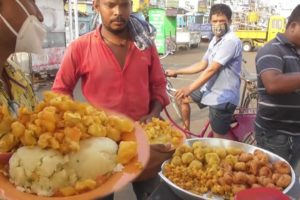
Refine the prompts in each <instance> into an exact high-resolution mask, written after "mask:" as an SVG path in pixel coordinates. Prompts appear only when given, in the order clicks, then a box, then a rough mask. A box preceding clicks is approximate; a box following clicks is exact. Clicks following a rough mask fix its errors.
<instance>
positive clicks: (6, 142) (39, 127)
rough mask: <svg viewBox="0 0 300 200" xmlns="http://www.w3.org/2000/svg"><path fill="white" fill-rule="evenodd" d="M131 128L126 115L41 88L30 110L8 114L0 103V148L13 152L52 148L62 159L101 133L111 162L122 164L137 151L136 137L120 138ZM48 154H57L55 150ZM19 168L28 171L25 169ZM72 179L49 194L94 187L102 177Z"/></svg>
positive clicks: (75, 191) (65, 194)
mask: <svg viewBox="0 0 300 200" xmlns="http://www.w3.org/2000/svg"><path fill="white" fill-rule="evenodd" d="M133 132H134V124H133V122H132V121H131V120H129V119H127V118H124V117H119V116H116V115H110V114H108V113H106V112H105V111H102V110H98V109H95V108H94V107H92V106H91V105H89V104H87V103H81V102H76V101H74V100H72V99H71V98H70V97H68V96H64V95H59V94H56V93H52V92H45V93H44V99H43V100H42V101H41V102H39V103H38V104H37V105H36V107H35V109H34V110H33V111H29V110H27V109H26V108H24V107H22V108H20V109H19V113H18V115H17V117H13V116H11V114H10V112H9V111H8V108H7V107H5V106H0V152H17V151H18V149H20V148H24V147H26V148H28V147H30V148H29V149H26V150H25V151H27V152H28V151H32V149H35V148H38V149H39V151H40V152H42V151H44V150H47V151H55V152H58V154H61V156H60V155H59V156H60V157H62V158H63V159H61V160H66V158H65V156H66V155H69V154H72V153H76V152H80V147H81V145H80V143H81V141H83V140H86V139H93V138H101V137H102V138H104V139H105V140H101V141H100V142H103V141H104V143H105V141H106V140H109V141H111V142H110V143H113V145H114V144H115V147H116V148H115V149H116V150H115V155H116V157H115V158H116V159H115V160H116V161H113V162H115V163H119V164H121V165H126V164H127V163H129V162H130V161H131V160H132V158H134V157H135V156H136V155H137V144H136V141H124V140H123V136H124V135H125V134H128V133H132V134H133ZM97 142H99V141H97ZM87 148H89V147H87ZM97 148H98V147H97ZM99 148H104V147H99ZM108 148H110V147H108ZM88 151H90V150H88ZM104 153H105V150H104ZM37 154H39V155H42V154H41V153H37ZM49 155H50V154H49ZM51 155H52V154H51ZM51 155H50V157H49V158H51ZM101 155H102V154H101ZM103 155H104V154H103ZM92 156H93V155H92ZM92 156H91V157H92ZM94 156H95V155H94ZM52 157H53V158H54V157H56V158H58V156H57V153H56V154H55V156H52ZM81 157H83V156H81ZM104 157H105V155H104ZM20 159H22V158H20ZM11 160H12V159H11ZM23 161H24V160H23ZM24 162H25V161H24ZM42 164H43V163H42ZM17 165H20V163H19V164H18V163H17ZM60 165H61V164H58V167H60V169H61V170H63V169H62V166H60ZM17 167H20V166H17ZM91 167H94V168H95V167H97V166H91ZM22 170H25V172H28V171H26V170H27V169H22ZM51 170H52V169H51ZM56 170H57V169H56ZM46 171H47V170H46ZM54 171H55V170H54ZM34 173H37V172H34ZM33 175H34V174H33ZM33 175H32V177H30V178H31V179H33V180H30V181H31V182H34V181H35V180H34V179H35V178H37V179H38V178H39V177H36V176H37V175H36V174H35V176H33ZM52 175H53V174H52ZM23 176H24V175H23ZM10 178H12V177H10ZM106 178H107V177H106ZM48 180H49V179H48ZM68 180H69V178H68ZM74 180H75V181H74V184H73V185H69V186H66V187H64V188H59V191H54V193H55V194H53V195H57V194H59V195H62V196H69V195H74V194H79V193H82V192H85V191H87V190H91V189H94V188H95V187H97V186H99V184H102V182H103V180H99V181H97V180H94V179H82V178H81V179H80V177H79V176H78V177H77V179H74ZM31 182H30V183H31ZM29 192H30V191H29ZM51 194H52V193H51Z"/></svg>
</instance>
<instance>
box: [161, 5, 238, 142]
mask: <svg viewBox="0 0 300 200" xmlns="http://www.w3.org/2000/svg"><path fill="white" fill-rule="evenodd" d="M231 16H232V11H231V9H230V7H229V6H227V5H226V4H215V5H213V6H212V8H211V11H210V16H209V18H210V23H211V25H212V32H213V33H214V38H213V39H212V41H211V42H210V43H209V46H208V49H207V51H206V53H205V55H204V57H203V58H202V60H201V61H200V62H199V63H196V64H194V65H192V66H190V67H186V68H183V69H178V70H166V74H167V76H170V77H175V76H177V75H178V74H195V73H198V72H202V73H201V74H200V76H199V77H198V78H197V79H196V80H195V81H194V82H193V83H192V84H190V85H189V86H188V87H186V88H183V89H180V90H178V91H177V92H176V94H175V96H176V98H177V99H178V101H179V102H180V104H181V110H182V118H183V122H184V127H185V128H186V129H187V130H188V129H189V125H190V106H189V102H190V101H191V100H193V101H194V102H196V103H197V104H198V105H199V107H200V108H201V107H203V104H204V105H207V106H208V107H209V119H210V123H211V127H212V131H213V134H214V137H218V138H227V139H233V138H232V136H231V134H227V132H228V131H229V129H230V124H231V120H232V115H233V113H234V111H235V108H236V106H237V105H238V102H239V97H240V76H239V74H240V71H241V63H242V44H241V41H240V40H239V39H238V38H237V37H236V36H235V34H234V33H233V32H232V31H230V30H229V26H230V24H231Z"/></svg>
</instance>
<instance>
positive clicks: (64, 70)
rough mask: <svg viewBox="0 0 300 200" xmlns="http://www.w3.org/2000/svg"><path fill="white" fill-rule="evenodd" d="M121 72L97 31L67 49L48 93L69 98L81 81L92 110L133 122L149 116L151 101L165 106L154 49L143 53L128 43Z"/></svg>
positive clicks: (165, 99) (163, 90) (164, 83)
mask: <svg viewBox="0 0 300 200" xmlns="http://www.w3.org/2000/svg"><path fill="white" fill-rule="evenodd" d="M128 48H129V49H128V53H127V57H126V61H125V65H124V67H123V70H122V69H121V67H120V64H119V62H118V61H117V59H116V58H115V56H114V54H113V52H112V51H111V49H110V48H109V47H108V46H107V45H106V44H105V42H104V41H103V38H102V37H101V35H100V32H99V29H97V30H95V31H93V32H90V33H88V34H86V35H84V36H81V37H80V38H79V39H77V40H76V41H74V42H73V43H72V44H70V46H69V47H68V48H67V50H66V52H65V55H64V58H63V61H62V64H61V67H60V69H59V71H58V73H57V75H56V78H55V81H54V85H53V87H52V91H54V92H58V93H63V94H67V95H70V96H72V95H73V90H74V87H75V85H76V83H77V81H78V80H79V78H81V79H82V93H83V95H84V96H85V98H86V99H87V101H89V102H90V103H91V104H92V105H94V106H95V107H105V108H109V109H112V110H115V111H118V112H121V113H123V114H125V115H128V116H129V117H131V118H133V119H134V120H139V119H140V118H141V117H142V116H144V115H147V114H148V113H149V105H150V101H151V100H152V99H156V100H158V101H159V102H160V103H161V104H162V105H163V106H166V105H167V104H168V103H169V99H168V96H167V94H166V79H165V77H164V73H163V70H162V68H161V64H160V61H159V57H158V54H157V51H156V48H155V46H153V47H151V48H148V49H146V50H144V51H140V50H139V49H137V48H136V47H135V45H134V43H133V42H129V47H128Z"/></svg>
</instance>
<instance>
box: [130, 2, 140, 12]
mask: <svg viewBox="0 0 300 200" xmlns="http://www.w3.org/2000/svg"><path fill="white" fill-rule="evenodd" d="M139 8H140V0H132V12H137V11H138V10H139Z"/></svg>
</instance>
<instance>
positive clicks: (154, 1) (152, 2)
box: [149, 0, 165, 8]
mask: <svg viewBox="0 0 300 200" xmlns="http://www.w3.org/2000/svg"><path fill="white" fill-rule="evenodd" d="M149 6H153V7H157V8H165V0H149Z"/></svg>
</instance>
